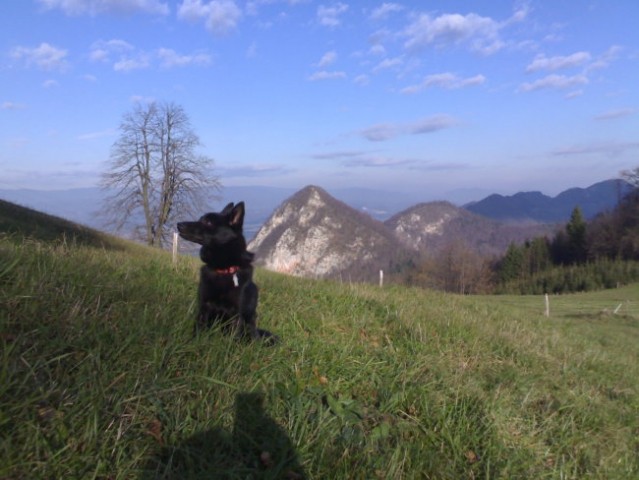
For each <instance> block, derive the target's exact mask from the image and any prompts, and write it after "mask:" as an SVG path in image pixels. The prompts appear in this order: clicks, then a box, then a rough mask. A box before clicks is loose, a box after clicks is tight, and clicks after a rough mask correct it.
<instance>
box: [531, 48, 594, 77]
mask: <svg viewBox="0 0 639 480" xmlns="http://www.w3.org/2000/svg"><path fill="white" fill-rule="evenodd" d="M591 58H592V55H590V53H589V52H576V53H573V54H572V55H567V56H556V57H550V58H548V57H546V56H545V55H537V56H536V57H535V59H534V60H533V61H532V63H531V64H530V65H528V66H527V67H526V72H527V73H530V72H537V71H539V70H550V71H555V70H562V69H566V68H575V67H580V66H582V65H584V64H586V63H587V62H589V61H590V59H591Z"/></svg>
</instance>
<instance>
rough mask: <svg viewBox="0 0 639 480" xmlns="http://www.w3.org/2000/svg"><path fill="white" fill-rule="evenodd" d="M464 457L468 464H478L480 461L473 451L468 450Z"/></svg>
mask: <svg viewBox="0 0 639 480" xmlns="http://www.w3.org/2000/svg"><path fill="white" fill-rule="evenodd" d="M464 455H465V456H466V460H468V463H477V462H478V461H479V456H478V455H477V454H476V453H475V452H473V451H472V450H468V451H467V452H466V453H465V454H464Z"/></svg>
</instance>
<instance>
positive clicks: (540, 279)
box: [394, 167, 639, 294]
mask: <svg viewBox="0 0 639 480" xmlns="http://www.w3.org/2000/svg"><path fill="white" fill-rule="evenodd" d="M622 176H623V177H624V178H625V180H627V181H628V182H629V183H630V184H631V185H632V186H633V189H632V191H631V192H630V193H629V194H627V195H626V196H624V197H623V198H621V199H620V201H619V203H618V205H617V206H616V207H615V208H614V209H612V210H610V211H607V212H603V213H601V214H599V215H598V216H597V217H595V218H594V219H592V220H590V221H586V219H585V218H584V216H583V214H582V211H581V209H580V208H579V207H578V206H577V207H575V208H574V210H573V211H572V214H571V217H570V220H569V221H568V222H567V223H566V225H565V226H564V227H562V228H560V229H559V230H558V231H557V232H556V233H555V234H554V235H553V236H543V237H537V238H533V239H530V240H528V241H526V242H524V243H523V244H519V245H518V244H514V243H513V244H511V245H510V246H509V247H508V249H507V250H506V252H505V254H504V255H503V256H502V257H500V258H492V259H490V258H485V257H482V256H481V255H479V254H478V253H476V252H474V251H473V250H472V249H471V248H470V247H468V246H467V245H466V244H465V243H464V242H463V240H459V241H457V242H453V243H451V244H449V245H447V246H446V247H444V248H443V249H441V250H440V251H439V252H438V253H437V254H436V255H433V256H430V257H428V258H423V259H420V260H418V261H413V262H409V263H407V264H405V265H402V268H401V269H399V270H401V271H399V272H398V273H397V274H396V275H395V277H394V280H395V281H396V282H398V283H404V284H409V285H415V286H421V287H426V288H435V289H438V290H445V291H449V292H455V293H461V294H481V293H519V294H543V293H566V292H576V291H586V290H594V289H602V288H613V287H615V286H617V285H620V284H625V283H629V282H633V281H638V280H639V167H637V168H635V169H634V170H632V171H627V172H622Z"/></svg>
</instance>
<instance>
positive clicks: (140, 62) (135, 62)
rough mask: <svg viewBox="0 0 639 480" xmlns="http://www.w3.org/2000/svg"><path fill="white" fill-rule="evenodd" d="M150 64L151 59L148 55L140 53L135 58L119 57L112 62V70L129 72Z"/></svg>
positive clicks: (147, 66)
mask: <svg viewBox="0 0 639 480" xmlns="http://www.w3.org/2000/svg"><path fill="white" fill-rule="evenodd" d="M150 66H151V60H150V58H149V56H148V55H146V54H144V53H142V54H140V55H138V56H137V57H135V58H121V59H120V60H118V61H117V62H115V63H114V64H113V70H115V71H116V72H130V71H132V70H143V69H145V68H149V67H150Z"/></svg>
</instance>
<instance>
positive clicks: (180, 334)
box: [0, 204, 639, 479]
mask: <svg viewBox="0 0 639 480" xmlns="http://www.w3.org/2000/svg"><path fill="white" fill-rule="evenodd" d="M11 209H13V213H11V212H7V207H6V206H5V205H4V204H0V218H1V219H2V226H3V227H2V228H3V230H5V231H6V230H7V229H9V230H11V232H12V233H9V234H5V233H0V343H1V344H2V347H1V350H0V352H1V358H0V432H1V433H2V435H1V436H0V446H1V447H0V448H1V450H0V478H9V479H22V478H25V479H26V478H29V479H31V478H43V479H44V478H46V479H49V478H65V479H73V478H78V479H79V478H82V479H85V478H101V479H107V478H108V479H124V478H127V479H129V478H130V479H178V478H203V479H204V478H207V479H210V478H238V479H239V478H273V479H275V478H283V479H298V478H317V479H325V478H362V479H374V478H380V479H389V478H433V479H440V478H441V479H480V478H483V479H492V478H494V479H498V478H502V479H514V478H522V479H529V478H536V479H545V478H548V479H550V478H557V479H560V478H561V479H584V478H600V479H615V478H619V479H627V478H637V477H639V416H638V415H637V411H638V409H639V392H638V390H637V378H639V362H638V360H639V347H638V345H639V307H638V306H637V300H636V299H637V298H639V286H637V285H635V286H632V287H626V288H624V289H619V290H614V291H611V292H604V293H600V294H588V295H585V294H581V295H575V296H562V297H552V298H551V317H550V318H546V317H544V316H543V314H542V313H543V300H542V299H541V298H540V297H514V296H513V297H509V296H503V297H460V296H454V295H446V294H441V293H435V292H429V291H423V290H418V289H410V290H407V289H402V288H395V287H391V288H385V289H379V288H376V287H373V286H362V285H341V284H338V283H330V282H317V281H309V280H302V279H296V278H290V277H285V276H280V275H274V274H270V273H267V272H265V271H259V272H258V281H259V284H260V286H261V293H262V303H261V305H260V312H261V324H262V325H263V326H264V327H265V328H268V329H271V330H273V331H275V332H276V333H278V334H279V335H280V336H281V337H282V338H283V342H282V345H281V346H279V347H275V348H268V347H264V346H259V345H251V344H238V343H237V342H235V341H233V340H231V339H229V338H225V337H223V336H221V335H219V334H217V332H211V334H209V335H203V336H201V337H199V338H195V339H194V338H192V336H191V332H192V325H193V317H194V314H195V303H194V293H195V287H196V282H197V271H198V268H199V265H198V262H197V261H196V260H195V259H192V258H186V257H184V258H181V259H180V262H179V264H178V265H177V266H173V265H172V264H171V259H170V255H167V254H165V253H163V252H157V251H152V250H149V249H146V248H143V247H140V246H137V245H132V244H126V243H124V242H121V241H118V240H115V239H112V238H109V237H104V236H102V235H100V234H97V233H95V232H90V234H89V235H88V236H87V235H84V234H78V236H77V237H75V238H74V236H73V228H72V229H71V230H70V231H69V230H64V232H63V233H64V238H62V239H61V238H60V237H56V236H55V235H52V234H51V233H50V232H51V231H52V229H54V228H55V227H54V225H56V224H58V223H59V221H58V220H56V219H52V218H50V217H46V216H39V217H38V218H37V219H36V218H35V217H34V219H33V221H34V222H35V221H37V222H39V228H34V226H33V223H32V221H26V222H25V221H17V220H16V218H15V217H14V216H13V215H15V214H16V212H17V214H18V217H20V218H24V217H23V216H24V215H27V214H29V212H25V211H23V210H19V209H17V208H16V207H14V206H11ZM7 225H9V226H10V228H9V227H7ZM70 228H71V227H70ZM42 232H44V233H42ZM619 303H621V304H622V307H621V308H620V309H619V310H618V313H617V314H616V315H614V314H613V313H612V311H614V309H616V308H617V306H618V304H619Z"/></svg>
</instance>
